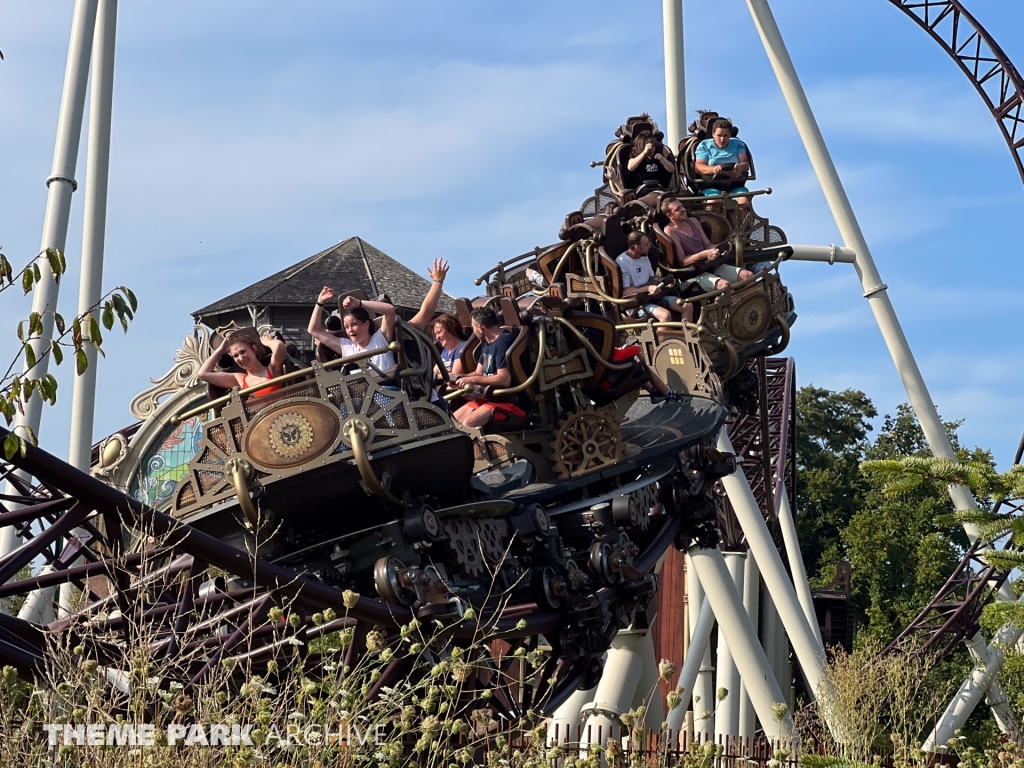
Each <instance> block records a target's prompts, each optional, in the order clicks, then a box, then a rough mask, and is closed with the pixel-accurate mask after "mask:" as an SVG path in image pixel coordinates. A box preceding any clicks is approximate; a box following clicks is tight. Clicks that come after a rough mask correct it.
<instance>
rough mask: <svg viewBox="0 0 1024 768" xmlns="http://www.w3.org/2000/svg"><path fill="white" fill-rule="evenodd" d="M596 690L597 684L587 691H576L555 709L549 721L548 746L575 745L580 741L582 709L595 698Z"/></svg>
mask: <svg viewBox="0 0 1024 768" xmlns="http://www.w3.org/2000/svg"><path fill="white" fill-rule="evenodd" d="M596 692H597V686H596V685H595V686H594V687H593V688H588V689H587V690H585V691H582V690H581V691H575V692H573V694H572V696H570V697H569V698H568V699H566V700H565V703H563V704H562V706H560V707H559V708H558V709H556V710H555V713H554V714H553V715H552V716H551V721H550V722H549V723H548V736H547V743H548V746H552V745H554V744H561V745H563V746H564V745H566V744H571V745H573V746H575V745H576V744H577V743H578V738H579V725H580V711H581V710H582V709H583V707H584V706H586V705H587V704H589V703H590V702H592V701H593V700H594V694H595V693H596Z"/></svg>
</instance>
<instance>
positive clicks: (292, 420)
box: [268, 411, 313, 459]
mask: <svg viewBox="0 0 1024 768" xmlns="http://www.w3.org/2000/svg"><path fill="white" fill-rule="evenodd" d="M268 432H269V437H270V447H271V448H272V449H273V451H274V453H276V454H277V455H278V456H281V457H282V458H285V459H297V458H298V457H299V456H302V455H303V454H304V453H305V452H306V451H308V450H309V447H310V446H311V445H312V444H313V423H312V422H311V421H310V420H309V419H307V418H306V417H305V416H303V415H302V414H300V413H296V412H295V411H286V412H285V413H282V414H281V415H280V416H278V417H277V418H276V419H274V422H273V423H272V424H271V425H270V429H269V430H268Z"/></svg>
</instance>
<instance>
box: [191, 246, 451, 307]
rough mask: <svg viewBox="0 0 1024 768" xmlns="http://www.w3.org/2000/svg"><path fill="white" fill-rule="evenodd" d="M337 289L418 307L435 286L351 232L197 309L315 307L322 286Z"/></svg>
mask: <svg viewBox="0 0 1024 768" xmlns="http://www.w3.org/2000/svg"><path fill="white" fill-rule="evenodd" d="M325 285H329V286H331V287H332V288H334V289H335V290H337V291H352V290H355V289H357V288H362V289H363V291H365V292H366V295H367V296H370V297H376V296H379V295H380V294H382V293H386V294H387V295H388V297H389V298H390V299H391V301H392V302H393V303H394V304H395V305H396V306H400V307H408V308H410V309H418V308H419V306H420V304H421V303H422V301H423V297H424V296H425V295H426V293H427V290H428V289H429V288H430V282H429V281H428V280H427V279H426V278H425V277H420V275H418V274H416V273H415V272H413V271H412V270H411V269H409V268H408V267H406V266H405V265H404V264H402V263H401V262H398V261H396V260H395V259H393V258H391V257H390V256H388V255H387V254H386V253H384V252H383V251H381V250H378V249H377V248H374V247H373V246H372V245H370V244H369V243H368V242H366V241H365V240H363V239H362V238H360V237H350V238H349V239H348V240H343V241H342V242H340V243H338V244H337V245H334V246H331V247H330V248H328V249H327V250H325V251H321V252H320V253H318V254H316V255H315V256H310V257H309V258H308V259H305V260H303V261H300V262H299V263H298V264H293V265H292V266H290V267H288V268H287V269H282V270H281V271H280V272H278V273H277V274H274V275H271V276H270V277H267V278H264V279H263V280H260V281H259V282H257V283H253V284H252V285H250V286H249V287H248V288H243V289H242V290H240V291H238V292H236V293H233V294H231V295H230V296H227V297H225V298H223V299H220V300H219V301H215V302H214V303H213V304H210V305H209V306H206V307H203V308H202V309H197V310H196V311H195V312H193V313H192V315H193V317H195V318H196V320H197V321H198V320H199V319H200V318H202V317H207V316H210V315H216V314H220V313H223V312H230V311H232V310H237V309H242V308H244V307H249V306H254V305H255V306H278V307H280V306H289V305H291V306H303V307H309V306H312V305H313V303H314V302H315V301H316V297H317V295H318V294H319V293H320V289H321V288H323V287H324V286H325ZM440 304H441V305H440V307H439V309H441V310H442V311H450V307H451V306H452V299H451V297H449V296H442V298H441V303H440Z"/></svg>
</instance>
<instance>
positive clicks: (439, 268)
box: [427, 259, 448, 283]
mask: <svg viewBox="0 0 1024 768" xmlns="http://www.w3.org/2000/svg"><path fill="white" fill-rule="evenodd" d="M427 275H428V276H429V277H430V279H431V280H433V281H434V282H435V283H443V282H444V279H445V277H446V276H447V275H448V262H447V261H445V260H444V259H434V266H433V267H427Z"/></svg>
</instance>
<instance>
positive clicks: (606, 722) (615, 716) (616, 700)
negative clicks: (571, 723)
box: [580, 633, 644, 746]
mask: <svg viewBox="0 0 1024 768" xmlns="http://www.w3.org/2000/svg"><path fill="white" fill-rule="evenodd" d="M642 640H643V637H642V636H640V635H633V634H624V633H619V634H617V635H615V637H614V639H612V647H611V648H609V649H608V658H607V660H606V661H605V663H604V673H603V674H602V675H601V681H600V682H599V683H598V684H597V691H596V692H595V693H594V701H593V702H592V703H590V704H587V705H586V706H585V707H583V712H585V713H588V714H589V713H591V712H592V713H593V714H592V715H591V716H590V717H588V718H586V719H584V721H583V735H582V736H581V738H580V745H581V746H582V745H587V746H589V745H590V744H595V743H597V740H598V739H599V738H600V740H601V744H600V746H604V744H605V743H607V741H608V739H609V738H611V734H612V732H613V729H617V728H619V727H620V725H621V723H620V722H619V715H621V714H622V713H624V712H626V711H628V710H629V706H630V704H631V703H632V702H633V694H634V693H635V692H636V688H637V683H638V682H639V680H640V674H641V672H642V671H643V665H644V663H643V657H642V656H641V653H640V649H639V647H638V644H639V643H640V642H641V641H642ZM627 731H628V729H627Z"/></svg>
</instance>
